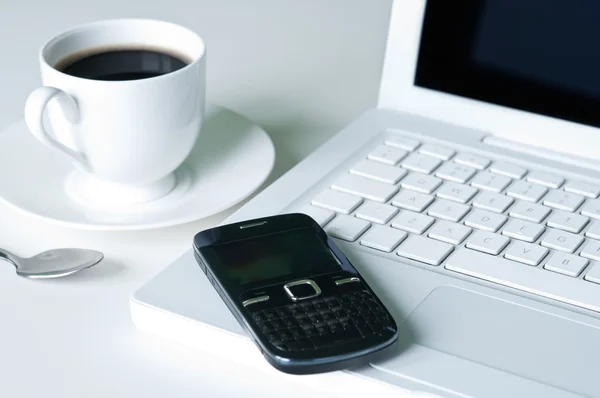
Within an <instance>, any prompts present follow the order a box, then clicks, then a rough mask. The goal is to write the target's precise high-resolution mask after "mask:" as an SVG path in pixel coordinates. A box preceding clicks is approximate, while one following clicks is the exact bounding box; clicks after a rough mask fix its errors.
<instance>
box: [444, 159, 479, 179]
mask: <svg viewBox="0 0 600 398" xmlns="http://www.w3.org/2000/svg"><path fill="white" fill-rule="evenodd" d="M475 173H476V169H474V168H472V167H469V166H464V165H461V164H458V163H450V162H448V163H444V164H443V165H442V167H440V168H439V169H437V171H436V172H435V176H436V177H439V178H443V179H444V180H448V181H454V182H458V183H461V184H464V183H465V182H467V181H469V180H470V179H471V177H473V175H475Z"/></svg>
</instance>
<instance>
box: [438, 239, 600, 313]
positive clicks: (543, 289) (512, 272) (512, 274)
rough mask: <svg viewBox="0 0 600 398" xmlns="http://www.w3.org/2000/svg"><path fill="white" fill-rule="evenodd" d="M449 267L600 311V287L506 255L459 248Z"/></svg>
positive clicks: (448, 261) (447, 264) (448, 264)
mask: <svg viewBox="0 0 600 398" xmlns="http://www.w3.org/2000/svg"><path fill="white" fill-rule="evenodd" d="M446 268H447V269H449V270H452V271H455V272H460V273H461V274H464V275H469V276H472V277H475V278H478V279H483V280H486V281H489V282H493V283H498V284H500V285H504V286H507V287H510V288H513V289H519V290H523V291H525V292H528V293H532V294H537V295H540V296H542V297H547V298H549V299H553V300H559V301H562V302H564V303H567V304H571V305H575V306H578V307H582V308H586V309H589V310H592V311H596V312H600V286H598V285H596V284H594V283H590V282H586V281H583V280H581V279H575V278H565V277H564V276H563V275H557V274H556V273H554V272H548V271H545V270H543V269H540V268H535V267H524V266H523V265H521V264H517V263H515V262H513V261H509V260H507V259H505V258H503V257H493V256H490V255H487V254H484V253H478V252H475V251H472V250H465V249H457V250H455V251H454V253H453V254H452V256H450V257H449V258H448V260H447V262H446Z"/></svg>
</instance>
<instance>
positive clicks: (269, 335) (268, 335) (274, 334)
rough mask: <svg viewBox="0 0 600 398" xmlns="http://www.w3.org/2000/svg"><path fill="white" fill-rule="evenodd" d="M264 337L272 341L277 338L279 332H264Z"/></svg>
mask: <svg viewBox="0 0 600 398" xmlns="http://www.w3.org/2000/svg"><path fill="white" fill-rule="evenodd" d="M265 337H266V338H267V340H269V341H271V342H272V341H275V340H279V333H277V332H269V333H265Z"/></svg>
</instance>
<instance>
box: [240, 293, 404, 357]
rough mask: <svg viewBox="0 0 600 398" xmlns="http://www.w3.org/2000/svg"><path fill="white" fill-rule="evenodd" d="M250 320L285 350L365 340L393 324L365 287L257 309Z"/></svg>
mask: <svg viewBox="0 0 600 398" xmlns="http://www.w3.org/2000/svg"><path fill="white" fill-rule="evenodd" d="M252 319H254V321H255V322H256V324H257V326H258V328H259V330H261V331H262V332H263V334H264V335H265V336H266V337H267V339H268V340H269V342H270V343H271V344H273V345H274V346H275V347H277V348H279V349H281V350H285V351H311V350H316V349H319V348H323V347H327V346H331V345H335V344H339V343H345V342H348V341H351V340H358V339H365V338H369V337H371V336H374V335H378V334H381V333H382V332H383V331H384V330H385V328H386V327H388V326H391V325H392V324H393V322H392V318H391V317H390V315H389V314H388V312H387V311H386V310H385V309H384V308H383V307H382V306H381V305H380V304H379V303H378V302H377V300H375V299H374V298H373V296H372V295H371V294H370V293H369V292H368V291H366V290H361V291H356V292H350V293H344V294H339V295H335V296H329V297H325V298H315V299H312V300H307V301H305V302H302V303H299V304H290V305H286V306H281V307H277V308H270V309H267V310H263V311H258V312H255V313H253V314H252Z"/></svg>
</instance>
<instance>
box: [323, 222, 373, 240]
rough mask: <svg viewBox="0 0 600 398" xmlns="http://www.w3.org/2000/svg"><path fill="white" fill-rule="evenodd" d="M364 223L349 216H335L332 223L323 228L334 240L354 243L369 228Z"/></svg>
mask: <svg viewBox="0 0 600 398" xmlns="http://www.w3.org/2000/svg"><path fill="white" fill-rule="evenodd" d="M370 226H371V224H369V223H368V222H366V221H363V220H359V219H358V218H356V217H351V216H337V217H336V218H335V219H334V220H333V221H332V222H330V223H329V225H327V226H326V227H325V231H326V232H327V233H328V234H329V235H331V236H332V237H334V238H338V239H343V240H347V241H349V242H354V241H355V240H356V239H358V238H359V237H360V236H361V235H362V234H363V233H364V232H365V231H366V230H367V229H369V227H370Z"/></svg>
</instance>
